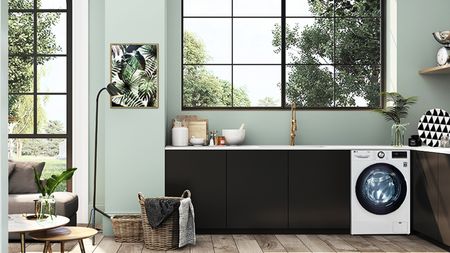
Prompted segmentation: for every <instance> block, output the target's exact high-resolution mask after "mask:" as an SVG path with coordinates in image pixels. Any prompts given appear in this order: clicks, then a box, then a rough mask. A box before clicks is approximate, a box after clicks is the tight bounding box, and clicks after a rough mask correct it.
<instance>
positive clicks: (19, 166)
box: [9, 161, 45, 194]
mask: <svg viewBox="0 0 450 253" xmlns="http://www.w3.org/2000/svg"><path fill="white" fill-rule="evenodd" d="M10 162H12V163H15V165H16V166H15V168H14V171H13V173H11V176H10V177H9V193H10V194H20V193H37V192H38V188H37V186H36V184H35V183H34V170H33V169H36V172H38V173H42V171H43V170H44V166H45V162H41V163H36V162H18V161H10Z"/></svg>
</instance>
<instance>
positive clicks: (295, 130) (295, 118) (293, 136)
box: [289, 103, 297, 146]
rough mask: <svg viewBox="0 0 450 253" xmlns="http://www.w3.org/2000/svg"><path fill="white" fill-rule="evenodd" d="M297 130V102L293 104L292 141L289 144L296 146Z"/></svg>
mask: <svg viewBox="0 0 450 253" xmlns="http://www.w3.org/2000/svg"><path fill="white" fill-rule="evenodd" d="M295 132H297V113H296V108H295V103H292V105H291V142H290V144H289V145H291V146H295V136H296V133H295Z"/></svg>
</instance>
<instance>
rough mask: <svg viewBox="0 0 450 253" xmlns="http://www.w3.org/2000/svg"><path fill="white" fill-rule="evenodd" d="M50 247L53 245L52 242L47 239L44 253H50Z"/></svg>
mask: <svg viewBox="0 0 450 253" xmlns="http://www.w3.org/2000/svg"><path fill="white" fill-rule="evenodd" d="M49 247H52V245H51V244H50V242H49V241H45V244H44V251H43V252H44V253H48V248H49Z"/></svg>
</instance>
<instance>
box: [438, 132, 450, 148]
mask: <svg viewBox="0 0 450 253" xmlns="http://www.w3.org/2000/svg"><path fill="white" fill-rule="evenodd" d="M448 138H449V137H448V134H443V135H442V136H441V139H440V140H439V147H441V148H450V143H449V139H448Z"/></svg>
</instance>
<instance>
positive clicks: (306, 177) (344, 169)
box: [289, 150, 350, 231]
mask: <svg viewBox="0 0 450 253" xmlns="http://www.w3.org/2000/svg"><path fill="white" fill-rule="evenodd" d="M289 228H292V229H301V230H303V229H304V230H311V229H317V230H322V231H323V230H342V231H347V230H350V151H348V150H304V151H303V150H302V151H289Z"/></svg>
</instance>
